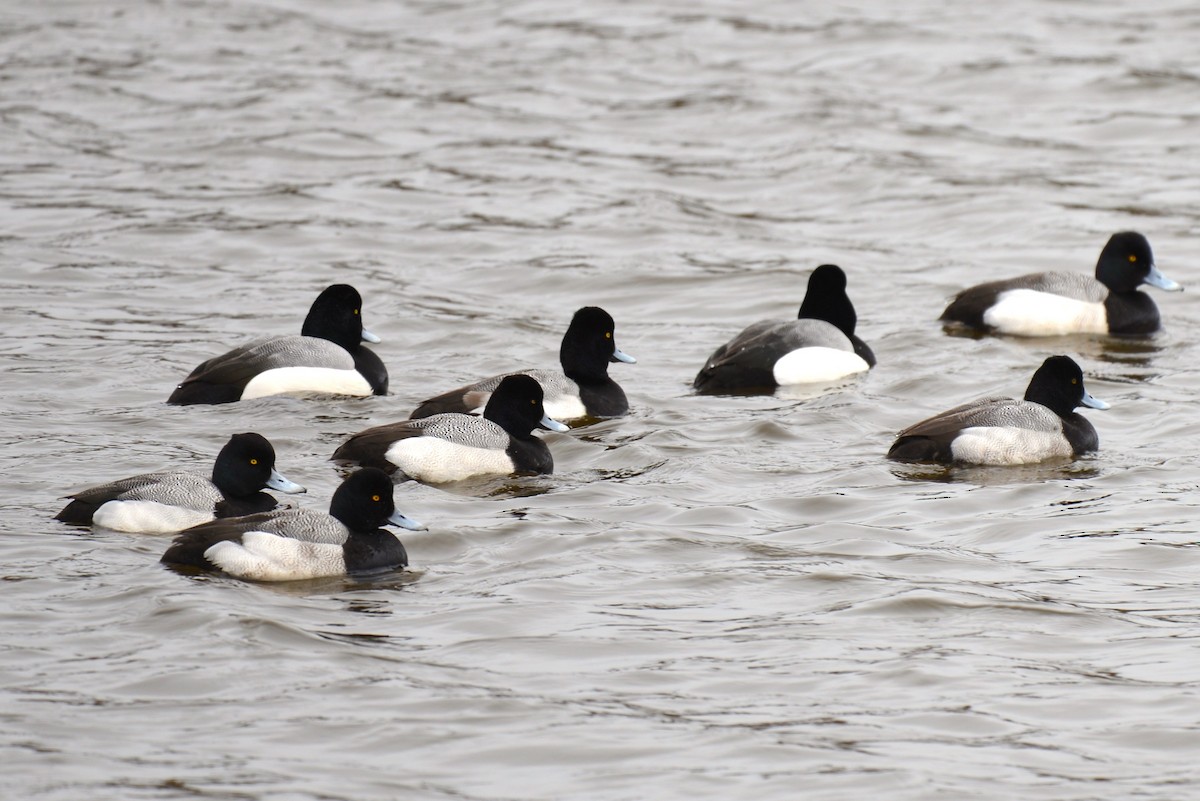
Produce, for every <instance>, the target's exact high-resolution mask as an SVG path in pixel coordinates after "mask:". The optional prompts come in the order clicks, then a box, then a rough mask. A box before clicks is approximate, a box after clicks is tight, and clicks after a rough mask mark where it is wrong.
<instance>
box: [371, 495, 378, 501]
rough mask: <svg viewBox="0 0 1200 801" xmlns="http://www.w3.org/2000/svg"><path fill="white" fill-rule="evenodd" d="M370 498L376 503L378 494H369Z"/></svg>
mask: <svg viewBox="0 0 1200 801" xmlns="http://www.w3.org/2000/svg"><path fill="white" fill-rule="evenodd" d="M371 500H373V501H375V502H376V503H378V502H379V496H378V495H372V496H371Z"/></svg>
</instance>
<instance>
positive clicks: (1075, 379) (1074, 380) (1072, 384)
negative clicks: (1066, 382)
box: [1071, 378, 1079, 386]
mask: <svg viewBox="0 0 1200 801" xmlns="http://www.w3.org/2000/svg"><path fill="white" fill-rule="evenodd" d="M1078 383H1079V379H1078V378H1072V379H1071V386H1074V385H1076V384H1078Z"/></svg>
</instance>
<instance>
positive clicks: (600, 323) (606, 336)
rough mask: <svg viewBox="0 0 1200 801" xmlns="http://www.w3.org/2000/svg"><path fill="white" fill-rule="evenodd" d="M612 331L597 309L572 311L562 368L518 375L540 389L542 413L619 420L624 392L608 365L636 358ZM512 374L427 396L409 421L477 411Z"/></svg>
mask: <svg viewBox="0 0 1200 801" xmlns="http://www.w3.org/2000/svg"><path fill="white" fill-rule="evenodd" d="M615 329H616V323H615V322H614V321H613V318H612V315H611V314H609V313H608V312H606V311H605V310H604V309H602V308H600V307H599V306H584V307H583V308H581V309H579V310H577V311H576V312H575V314H574V316H573V317H572V318H571V323H570V325H568V326H567V331H566V333H565V334H563V338H562V344H561V346H560V347H559V349H558V360H559V363H560V364H561V365H562V370H521V371H518V372H520V373H523V374H524V375H529V376H533V377H534V378H535V379H537V382H538V383H539V384H541V385H542V391H543V393H544V395H545V399H544V401H543V403H544V405H545V407H546V414H547V415H549V416H550V417H552V418H554V419H555V420H559V421H561V422H573V421H576V420H581V419H585V418H589V417H592V418H606V417H621V416H622V415H625V414H627V413H628V412H629V400H628V399H627V398H626V397H625V391H624V390H623V389H621V386H620V384H618V383H617V382H616V381H614V380H613V379H612V378H611V377H610V376H609V375H608V365H609V364H610V363H612V362H624V363H625V364H636V363H637V359H635V358H634V357H632V356H630V355H629V354H628V353H625V352H624V351H622V350H621V349H620V348H618V347H617V343H616V340H615V338H614V337H615ZM515 374H516V373H503V374H501V375H494V376H491V377H489V378H484V379H481V380H479V381H476V382H475V383H473V384H467V385H466V386H462V387H458V388H457V389H452V390H450V391H449V392H446V393H443V394H441V395H438V396H437V397H434V398H428V399H426V400H424V401H422V402H421V404H420V405H419V406H418V407H417V408H416V409H415V410H414V411H413V412H412V414H410V415H409V419H412V420H419V419H421V418H425V417H430V416H432V415H435V414H445V413H447V412H459V413H468V412H473V411H476V410H478V409H481V408H483V407H484V406H486V405H487V402H488V398H489V397H490V396H491V394H492V392H493V391H494V390H495V389H496V387H497V386H499V384H500V382H501V381H502V380H503V379H504V377H505V376H508V375H515Z"/></svg>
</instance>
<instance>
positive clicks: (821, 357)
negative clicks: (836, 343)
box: [773, 347, 871, 386]
mask: <svg viewBox="0 0 1200 801" xmlns="http://www.w3.org/2000/svg"><path fill="white" fill-rule="evenodd" d="M870 369H871V365H869V364H867V363H866V361H865V360H864V359H863V358H862V357H861V356H859V355H858V354H857V353H855V352H854V351H850V350H838V349H837V348H824V347H811V348H797V349H796V350H794V351H792V352H791V353H788V354H785V355H784V356H782V357H781V358H780V359H779V361H777V362H775V367H774V368H773V372H774V374H775V382H776V383H778V384H779V385H780V386H787V385H789V384H812V383H816V382H818V381H836V380H837V379H839V378H845V377H846V376H848V375H853V374H854V373H862V372H866V371H867V370H870Z"/></svg>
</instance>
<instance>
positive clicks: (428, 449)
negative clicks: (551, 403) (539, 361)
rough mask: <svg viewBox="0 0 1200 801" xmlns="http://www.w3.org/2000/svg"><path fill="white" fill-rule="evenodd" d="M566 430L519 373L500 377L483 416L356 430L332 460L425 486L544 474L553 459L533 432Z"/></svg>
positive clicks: (532, 384)
mask: <svg viewBox="0 0 1200 801" xmlns="http://www.w3.org/2000/svg"><path fill="white" fill-rule="evenodd" d="M538 427H541V428H546V429H549V430H551V431H566V430H567V426H565V425H563V424H562V423H560V422H558V421H557V420H554V419H552V418H550V417H549V416H548V415H547V414H546V411H545V408H544V406H543V403H542V386H541V384H539V383H538V382H537V381H535V380H534V379H533V378H531V377H530V376H527V375H523V374H517V375H510V376H505V377H504V378H503V379H502V380H501V381H500V384H499V385H498V386H497V387H496V390H495V391H494V392H493V393H492V396H491V397H490V398H489V399H488V402H487V406H486V407H484V410H483V416H482V417H476V416H475V415H470V414H460V413H458V412H447V413H445V414H435V415H433V416H432V417H424V418H421V419H419V420H404V421H402V422H399V423H389V424H387V425H382V426H376V427H375V428H369V429H367V430H365V431H361V432H359V433H357V434H355V435H354V436H352V437H351V438H350V439H348V440H346V442H344V443H342V445H341V446H340V447H339V448H338V449H337V451H335V452H334V454H333V458H334V459H337V460H341V461H350V462H359V463H361V464H364V465H370V466H372V467H379V468H382V469H384V470H387V471H388V472H393V471H396V470H399V471H400V473H401V475H402V476H404V477H405V478H411V479H415V480H417V481H423V482H426V483H431V484H440V483H444V482H448V481H460V480H462V479H465V478H470V477H472V476H480V475H511V474H514V473H526V474H537V473H550V472H553V470H554V459H553V457H552V456H551V455H550V449H549V448H548V447H546V443H545V442H543V441H542V440H540V439H539V438H537V437H535V436H533V430H534V429H535V428H538Z"/></svg>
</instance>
